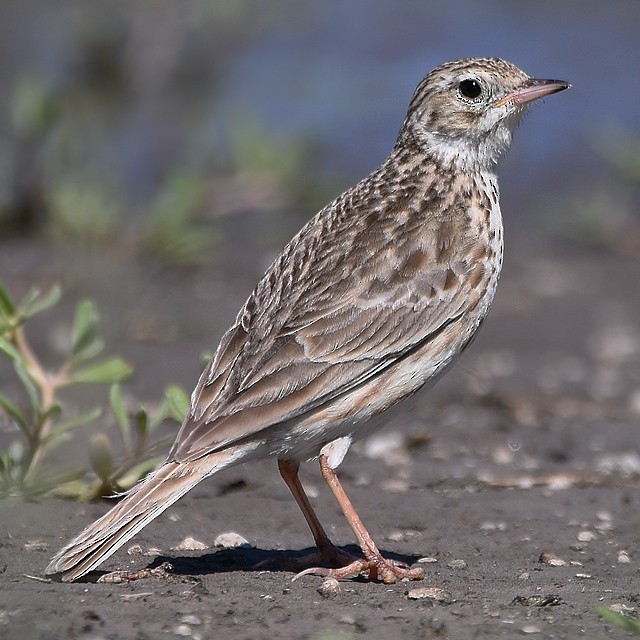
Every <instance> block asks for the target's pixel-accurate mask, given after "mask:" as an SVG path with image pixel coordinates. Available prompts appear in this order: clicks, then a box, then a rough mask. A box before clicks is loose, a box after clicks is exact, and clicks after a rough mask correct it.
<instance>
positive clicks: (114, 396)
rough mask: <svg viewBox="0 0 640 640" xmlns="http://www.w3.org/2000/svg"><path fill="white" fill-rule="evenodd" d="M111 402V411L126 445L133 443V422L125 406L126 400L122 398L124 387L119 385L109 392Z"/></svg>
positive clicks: (112, 387) (113, 386)
mask: <svg viewBox="0 0 640 640" xmlns="http://www.w3.org/2000/svg"><path fill="white" fill-rule="evenodd" d="M109 401H110V403H111V410H112V411H113V415H114V416H115V418H116V422H117V423H118V428H119V429H120V433H121V434H122V438H123V440H124V441H125V443H127V444H129V443H130V442H131V420H129V414H128V412H127V408H126V407H125V406H124V398H123V396H122V387H121V386H120V385H119V384H114V385H112V386H111V389H110V390H109Z"/></svg>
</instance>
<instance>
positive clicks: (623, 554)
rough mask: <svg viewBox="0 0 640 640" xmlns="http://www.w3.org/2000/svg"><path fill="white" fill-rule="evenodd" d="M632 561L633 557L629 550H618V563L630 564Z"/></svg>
mask: <svg viewBox="0 0 640 640" xmlns="http://www.w3.org/2000/svg"><path fill="white" fill-rule="evenodd" d="M630 562H631V557H630V556H629V552H628V551H625V550H624V549H623V550H621V551H618V564H629V563H630Z"/></svg>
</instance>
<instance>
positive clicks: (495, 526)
mask: <svg viewBox="0 0 640 640" xmlns="http://www.w3.org/2000/svg"><path fill="white" fill-rule="evenodd" d="M480 530H481V531H506V530H507V524H506V522H483V523H482V524H481V525H480Z"/></svg>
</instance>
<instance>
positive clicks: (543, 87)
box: [493, 78, 571, 107]
mask: <svg viewBox="0 0 640 640" xmlns="http://www.w3.org/2000/svg"><path fill="white" fill-rule="evenodd" d="M570 86H571V85H570V84H569V83H568V82H565V81H564V80H538V79H537V78H530V79H529V80H527V81H526V82H525V83H524V84H522V85H520V86H519V87H518V88H517V89H516V90H515V91H512V92H511V93H510V94H509V95H507V96H505V97H504V98H500V100H496V102H494V103H493V106H494V107H502V106H503V105H505V104H509V103H511V104H512V105H513V106H520V105H523V104H528V103H529V102H533V101H534V100H538V99H539V98H544V97H545V96H550V95H552V94H553V93H558V92H559V91H564V90H565V89H568V88H569V87H570Z"/></svg>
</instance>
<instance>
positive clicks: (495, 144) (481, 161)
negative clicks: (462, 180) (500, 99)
mask: <svg viewBox="0 0 640 640" xmlns="http://www.w3.org/2000/svg"><path fill="white" fill-rule="evenodd" d="M501 133H502V135H501V136H498V135H496V134H495V132H494V135H491V136H484V137H482V138H480V139H475V138H463V137H454V136H450V135H444V134H440V133H438V132H433V131H421V132H420V135H419V136H418V135H417V134H416V133H415V132H409V131H407V130H406V129H405V130H403V131H401V132H400V136H399V137H398V141H397V143H396V146H395V148H394V152H400V151H401V150H403V149H404V150H407V149H410V150H411V151H412V153H416V154H420V155H422V156H424V157H426V158H428V159H429V160H430V161H432V162H434V163H436V164H437V165H439V166H441V167H443V168H447V169H450V170H452V171H456V172H464V173H468V174H471V173H482V174H485V175H486V174H495V169H496V165H497V163H498V160H499V159H500V156H501V155H502V154H503V153H504V151H505V150H506V149H507V148H508V147H509V144H510V143H511V132H510V131H509V130H508V129H505V130H503V131H502V132H501Z"/></svg>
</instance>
